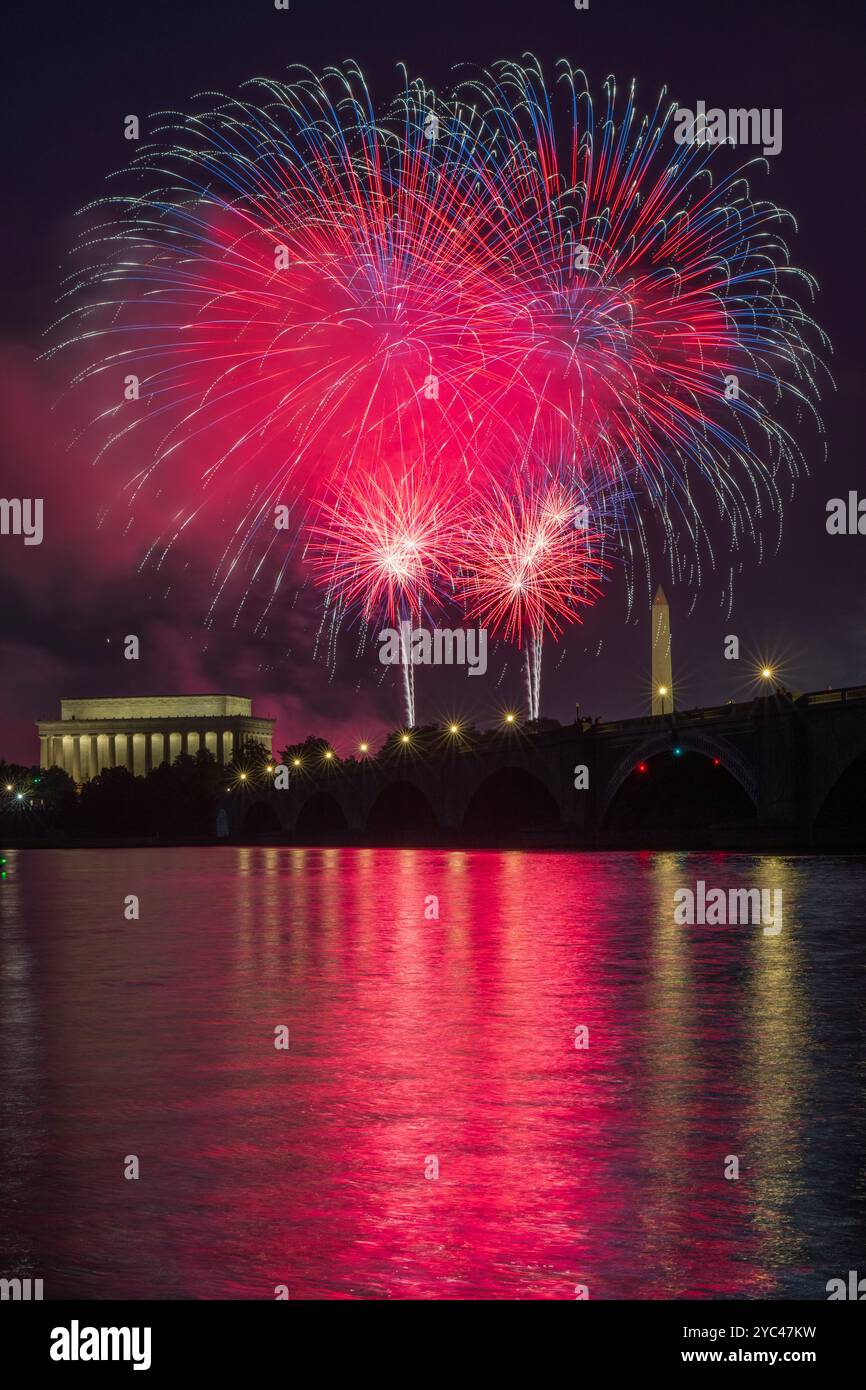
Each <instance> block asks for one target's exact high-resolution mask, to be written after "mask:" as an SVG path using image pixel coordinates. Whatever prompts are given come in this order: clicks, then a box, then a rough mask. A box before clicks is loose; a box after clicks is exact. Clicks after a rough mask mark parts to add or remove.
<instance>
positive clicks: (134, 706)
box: [37, 695, 274, 782]
mask: <svg viewBox="0 0 866 1390" xmlns="http://www.w3.org/2000/svg"><path fill="white" fill-rule="evenodd" d="M37 728H38V730H39V765H40V767H43V768H48V767H62V768H63V769H64V771H65V772H68V773H69V775H70V777H72V778H73V780H74V781H76V782H86V781H88V779H89V778H91V777H95V776H96V775H97V774H98V773H99V772H101V770H102V769H103V768H104V767H125V768H127V769H128V770H129V771H130V772H132V773H135V774H136V775H140V774H143V773H147V772H149V771H150V769H151V768H152V767H158V766H159V764H160V763H162V762H173V761H174V759H175V758H176V757H177V755H178V753H189V754H195V753H197V752H198V750H199V749H200V748H207V749H209V750H210V752H211V753H213V755H214V757H215V758H216V760H217V762H218V763H220V764H222V765H223V766H224V765H225V764H227V763H230V762H231V761H232V759H233V758H234V757H236V756H237V755H238V753H239V752H240V750H241V748H242V746H243V745H244V744H245V743H247V744H249V743H253V742H255V743H260V744H262V745H263V747H265V748H266V749H267V751H268V752H269V753H270V752H271V751H272V741H273V734H274V720H273V719H254V718H253V715H252V701H251V700H244V699H242V698H241V697H240V696H239V695H161V696H157V697H153V698H151V697H146V696H137V695H133V696H130V697H128V698H126V697H122V696H119V697H117V698H115V697H111V698H107V699H97V700H61V702H60V718H59V719H57V720H40V721H39V723H38V724H37Z"/></svg>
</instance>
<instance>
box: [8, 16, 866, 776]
mask: <svg viewBox="0 0 866 1390" xmlns="http://www.w3.org/2000/svg"><path fill="white" fill-rule="evenodd" d="M8 23H9V25H10V28H9V30H8V31H7V33H8V41H9V46H8V51H9V54H10V61H9V63H8V64H7V73H6V75H5V78H4V85H5V89H6V96H7V102H8V106H7V112H6V120H5V125H4V130H5V133H6V139H5V140H4V159H5V162H6V165H7V169H6V178H5V187H6V193H7V206H8V209H9V212H8V214H7V216H6V217H5V218H4V220H3V222H2V226H0V238H2V242H3V255H2V262H0V263H2V265H3V268H4V281H5V283H4V286H3V296H2V301H0V318H2V323H0V337H2V345H0V355H2V388H0V402H2V406H0V411H2V413H0V431H2V445H3V449H2V458H3V470H2V488H0V494H2V495H3V496H7V497H9V496H41V497H44V499H45V507H46V535H45V540H44V542H43V544H42V545H41V546H38V547H29V548H25V547H23V546H22V544H21V541H20V539H16V538H13V537H0V615H2V616H0V625H2V638H0V640H2V647H3V655H4V672H5V677H6V678H5V680H4V682H3V689H2V694H0V729H2V739H0V756H6V757H9V758H15V759H20V760H24V761H30V760H32V759H33V758H35V756H36V746H37V745H36V740H35V730H34V728H33V721H34V720H35V719H36V718H38V717H52V716H56V714H57V712H58V708H59V700H60V698H61V696H72V695H96V694H122V693H124V692H126V691H129V692H132V691H138V692H141V693H154V694H156V693H171V692H175V691H176V692H196V691H205V690H216V691H228V692H234V693H238V694H247V695H251V696H252V697H253V698H254V700H255V705H256V708H257V711H258V712H261V713H263V714H273V715H276V716H277V717H278V738H280V739H295V738H299V737H302V736H303V735H304V734H305V733H307V732H318V733H321V734H324V735H326V736H328V737H330V738H333V739H334V740H335V741H336V743H337V746H338V747H339V748H340V749H341V751H343V750H345V751H348V748H349V746H350V745H351V743H352V742H354V741H356V740H357V738H358V737H360V736H362V735H365V736H369V737H372V738H375V737H376V736H377V734H378V733H379V732H381V731H383V730H384V729H386V728H388V727H393V726H394V725H396V724H398V723H399V722H400V719H401V700H400V691H399V687H398V684H397V682H396V681H395V680H394V679H393V677H392V676H391V675H388V676H387V678H386V679H385V680H384V681H382V679H381V676H382V668H380V667H379V666H378V665H377V663H376V661H375V655H374V653H372V652H371V654H370V657H369V659H366V658H365V659H364V660H362V661H358V660H357V659H356V658H355V657H354V655H353V652H354V643H353V641H352V640H351V635H350V636H349V638H348V639H347V640H346V641H345V642H344V643H343V646H342V648H341V650H340V654H339V659H338V662H337V666H336V671H335V674H334V675H333V676H332V675H331V673H330V671H329V669H328V667H327V666H326V665H325V664H324V663H323V661H321V660H319V661H318V662H317V661H314V660H313V646H314V638H315V631H316V626H317V606H316V602H315V600H314V598H313V596H312V595H309V594H307V595H304V594H302V595H301V597H300V599H299V600H298V601H297V602H294V603H291V602H290V601H289V602H287V603H286V605H285V606H284V608H282V609H280V610H277V611H275V612H274V614H273V616H272V619H271V622H270V625H269V628H268V631H267V632H266V633H265V634H264V635H256V634H255V633H254V632H253V631H252V622H251V620H249V619H248V618H247V617H246V615H242V616H241V618H240V619H236V615H235V611H234V607H233V605H231V604H228V605H226V606H225V607H224V608H222V609H220V610H219V611H218V613H217V617H216V621H215V623H214V625H213V626H212V627H211V628H210V629H209V630H207V631H205V629H204V627H203V625H202V618H203V614H204V611H205V609H206V607H207V603H208V600H209V596H210V590H209V577H208V574H207V572H206V570H205V569H204V568H203V566H202V563H201V561H200V560H198V559H197V558H196V556H195V555H194V554H189V555H188V556H187V557H186V567H185V568H184V566H183V565H179V566H177V567H176V569H175V570H174V571H173V573H172V574H171V576H170V584H169V583H168V582H167V581H166V579H165V578H163V580H161V581H160V583H159V585H156V584H155V583H154V581H153V578H152V576H149V575H148V574H142V573H140V572H139V569H138V565H139V561H140V558H141V552H140V548H139V546H138V544H137V542H136V540H135V537H128V536H127V537H125V536H123V535H122V534H119V532H116V531H115V530H113V529H111V528H109V530H108V531H106V530H105V529H103V530H101V531H99V532H98V533H97V531H96V519H97V515H98V512H99V509H100V507H101V506H102V505H103V504H104V500H105V499H104V497H103V495H102V491H101V489H102V488H103V487H104V482H103V480H102V479H101V478H100V476H98V475H97V474H95V473H94V472H92V471H90V470H88V469H86V468H84V467H82V465H81V462H80V459H79V458H78V457H76V455H75V454H74V453H69V452H67V449H66V444H67V439H68V433H67V432H68V421H67V420H65V419H64V417H63V416H62V412H61V414H60V415H58V414H57V413H54V414H52V413H51V411H52V406H54V404H55V403H56V401H57V399H58V396H59V394H60V392H61V390H62V388H63V385H64V381H63V379H62V378H61V377H60V376H58V375H55V373H54V370H53V369H52V368H50V367H49V366H48V365H46V364H45V363H39V362H37V361H36V357H37V354H38V352H39V351H40V349H41V347H42V346H43V341H42V334H43V333H44V331H45V330H46V329H47V327H48V326H49V324H50V323H51V322H52V320H53V319H54V318H55V316H56V309H55V303H54V301H55V298H56V294H57V291H58V287H59V284H60V280H61V277H62V275H63V274H64V273H65V271H66V269H67V268H68V267H67V264H66V254H67V251H68V249H69V247H70V246H71V244H72V241H73V238H74V235H75V222H74V213H75V211H76V209H77V208H78V207H80V206H81V205H82V204H83V203H84V202H86V201H87V200H88V199H89V198H91V197H94V196H97V195H98V194H99V193H100V192H101V191H102V189H103V186H104V178H105V176H106V174H108V173H109V172H110V171H112V170H113V169H115V168H116V167H118V166H119V165H120V164H121V163H122V162H123V160H124V155H125V151H124V149H123V142H122V140H121V139H120V137H119V132H120V129H121V121H122V118H123V116H124V115H125V114H126V113H127V112H130V111H140V112H144V113H147V112H150V111H153V110H157V109H159V108H164V107H174V108H179V109H183V108H184V107H185V106H186V105H187V103H188V101H189V98H190V96H191V95H192V94H193V93H195V92H196V91H198V90H201V89H205V88H211V89H212V88H216V87H220V88H223V89H224V90H228V91H233V90H234V89H235V88H236V86H237V84H238V83H239V82H241V81H242V80H244V79H245V78H247V77H250V76H256V75H264V74H269V75H274V76H280V75H282V73H283V71H284V69H285V67H286V66H287V65H288V64H289V63H292V62H306V63H309V64H310V65H311V66H312V67H314V68H319V67H321V66H322V65H324V64H326V63H329V62H338V61H341V60H343V59H345V58H348V57H353V58H357V59H358V60H359V62H360V64H361V66H362V68H363V69H364V70H365V72H366V73H367V76H368V80H369V82H370V85H371V88H372V89H373V91H374V93H375V94H376V95H377V96H380V97H381V98H382V99H383V100H385V99H387V98H389V97H390V96H391V94H392V92H393V90H394V87H395V75H394V67H395V64H396V62H397V61H399V60H401V59H402V60H405V61H406V62H407V64H408V65H409V67H410V69H413V70H416V71H421V72H423V73H424V75H425V76H426V77H427V78H428V80H430V81H431V82H433V83H435V84H437V85H439V86H447V85H448V78H449V70H450V68H451V67H452V65H453V64H455V63H459V62H478V63H486V62H490V61H492V60H494V59H496V58H500V57H518V56H519V55H520V54H521V53H523V52H524V51H527V50H528V51H531V52H533V53H536V54H538V56H539V57H541V58H542V60H543V61H544V62H545V63H552V62H553V60H555V59H556V58H557V57H559V56H567V57H569V58H570V59H571V60H572V61H574V62H576V63H579V64H581V65H582V66H584V67H585V69H586V70H587V72H588V73H589V75H590V78H591V80H592V81H593V83H594V84H600V83H601V81H602V80H603V78H604V77H605V75H606V74H607V73H609V72H614V73H616V74H617V76H618V77H619V78H620V79H621V80H625V79H627V78H630V77H631V76H636V77H637V78H638V80H639V91H640V93H641V94H642V96H643V98H644V100H645V101H646V103H650V102H651V101H652V100H654V98H655V95H656V93H657V90H658V88H659V87H660V86H662V85H663V84H667V86H668V88H669V90H670V92H671V95H672V96H673V97H674V98H675V99H676V100H678V101H680V102H681V103H682V104H684V105H693V104H694V102H695V101H696V100H698V99H699V98H703V99H705V100H706V101H707V102H708V103H709V104H718V105H719V106H722V107H727V106H745V107H751V106H758V107H770V108H774V107H781V108H782V110H783V113H784V147H783V150H782V153H781V154H780V155H778V156H777V157H776V158H775V159H773V160H772V161H771V170H770V175H769V178H767V179H766V180H763V181H762V187H761V192H762V193H763V194H764V195H765V196H767V197H768V198H772V200H773V201H775V202H777V203H779V204H780V205H782V206H783V207H787V208H789V209H791V210H792V211H793V212H794V213H795V214H796V216H797V218H798V222H799V234H798V236H797V237H796V238H795V239H794V244H793V258H794V260H795V262H796V263H797V264H799V265H802V266H804V267H805V268H807V269H808V270H810V271H811V272H812V273H814V274H815V275H816V276H817V278H818V281H819V283H820V286H821V294H820V297H819V300H818V302H817V304H816V306H815V315H816V317H817V318H818V319H819V321H820V322H821V324H822V325H823V326H824V328H825V329H826V330H827V331H828V333H829V334H830V337H831V340H832V343H833V348H834V356H833V359H832V364H831V366H832V371H833V373H834V376H835V380H836V384H837V388H838V389H837V391H836V392H835V393H833V392H832V391H830V390H827V391H826V392H825V393H824V399H823V407H822V410H823V416H824V420H825V424H826V429H827V442H828V449H829V462H828V463H826V464H825V463H824V461H823V455H822V444H821V442H820V441H819V440H818V439H817V437H816V435H815V434H814V432H813V431H810V430H808V429H804V432H803V435H802V439H803V442H804V444H805V445H806V447H807V449H809V448H811V449H812V450H813V451H814V453H813V456H810V460H811V463H812V474H811V477H809V478H806V479H803V480H802V482H801V484H800V485H799V486H798V488H797V492H796V495H795V497H794V499H793V500H792V501H790V502H788V503H787V506H786V511H785V525H784V532H783V541H782V546H781V549H780V551H779V553H778V554H776V555H769V556H767V557H766V558H765V561H764V563H763V564H762V565H761V566H758V565H757V563H756V562H755V560H754V558H752V559H751V560H750V562H749V564H748V567H747V570H746V572H745V573H744V575H743V576H742V578H741V580H740V582H739V587H738V590H737V603H736V607H735V611H734V614H733V617H732V618H730V619H728V620H726V619H725V617H724V614H723V610H722V608H721V606H720V591H721V581H720V580H717V579H713V577H712V576H711V577H710V578H709V579H708V582H707V583H706V585H705V588H704V590H703V592H702V593H701V594H700V595H699V596H698V598H697V601H696V602H694V603H693V595H692V594H691V593H689V592H688V591H687V590H686V589H684V588H683V589H676V588H673V589H669V597H670V599H671V604H672V613H673V630H674V663H675V679H676V683H677V686H678V691H679V700H680V703H681V704H683V705H686V706H691V705H693V704H705V703H717V702H719V701H721V700H724V699H726V698H728V697H729V696H735V695H738V694H744V693H745V692H746V691H747V690H748V688H749V679H748V677H749V673H748V671H747V670H746V669H745V668H746V666H747V660H746V659H745V654H752V655H753V656H754V657H756V658H757V657H761V658H762V659H765V658H766V657H767V656H771V657H772V658H773V659H775V660H780V661H782V663H783V664H782V667H781V670H782V674H783V677H784V679H785V680H786V683H787V684H788V685H789V686H792V687H795V688H797V689H802V690H811V689H816V688H822V687H825V686H828V685H833V686H837V685H842V684H846V683H847V684H860V683H864V682H866V650H864V638H866V597H864V586H863V576H864V573H866V537H857V536H850V537H830V536H828V535H827V533H826V530H825V507H826V502H827V499H828V498H830V497H833V496H838V495H844V494H845V493H847V491H848V490H849V489H852V488H853V489H857V488H858V487H859V488H861V489H862V490H863V492H864V493H866V482H864V481H863V478H864V470H863V466H862V462H861V460H862V454H863V444H862V414H863V412H862V402H863V399H864V384H866V383H864V375H866V373H864V348H863V334H862V319H863V315H862V304H863V298H864V254H863V244H862V233H863V226H864V207H863V199H864V194H863V189H864V177H863V173H864V169H863V153H862V152H863V149H864V134H866V129H864V127H866V118H864V99H863V78H862V74H863V70H864V43H863V38H864V19H863V7H862V4H859V3H854V0H852V2H851V3H844V2H843V0H827V2H826V3H822V4H821V5H816V4H814V3H806V2H805V0H789V3H782V0H764V2H763V3H760V4H756V3H754V0H732V2H731V3H728V4H726V5H724V6H683V5H682V4H680V3H674V2H673V0H660V3H651V0H590V9H589V11H587V12H577V11H575V9H574V7H573V5H572V4H571V3H570V0H537V3H532V4H527V3H520V4H518V3H504V2H502V3H494V0H473V3H472V4H471V5H468V4H466V3H460V4H457V3H453V0H444V3H437V4H435V5H429V6H427V5H409V4H406V3H405V0H400V3H395V2H394V0H386V2H385V3H376V4H375V5H371V6H362V5H358V4H348V3H328V0H292V4H291V9H290V11H289V12H288V13H282V12H278V11H276V10H275V9H274V8H273V6H272V4H270V0H258V3H250V0H247V2H246V3H237V4H227V3H222V4H220V3H177V0H174V3H172V2H171V0H160V2H159V3H143V4H139V5H135V6H118V5H116V4H115V3H111V4H109V3H103V2H102V0H93V2H92V3H88V4H87V5H86V6H83V7H79V6H53V7H50V9H49V10H47V11H46V10H43V9H40V8H39V7H30V8H29V9H28V8H25V7H23V6H18V7H16V8H15V9H14V10H13V11H12V15H11V19H10V20H9V21H8ZM720 559H721V562H722V563H721V567H722V568H726V559H725V557H724V556H722V557H720ZM658 577H659V578H661V579H662V582H664V583H665V586H666V588H667V587H669V586H668V583H667V576H666V575H665V573H664V572H663V571H661V572H660V573H659V575H658ZM167 590H168V592H166V591H167ZM639 618H640V620H639V621H633V622H632V623H631V625H627V624H626V621H625V608H624V604H623V602H622V599H621V596H620V595H619V594H618V593H617V592H616V591H613V592H611V593H610V594H609V595H608V596H607V597H606V598H605V600H604V602H603V603H602V604H601V605H599V607H598V608H597V609H596V610H595V611H594V612H593V613H592V614H591V615H590V617H589V619H588V621H587V623H586V625H585V627H584V628H583V630H582V631H579V632H577V633H574V634H572V635H571V636H570V637H569V638H568V640H567V641H566V642H564V643H562V644H561V645H560V647H559V648H556V647H554V646H553V645H551V646H550V647H549V650H548V652H547V655H546V668H545V685H544V695H543V701H542V703H543V709H544V712H545V713H547V714H550V715H553V716H556V717H559V718H561V719H570V718H571V717H572V716H573V711H574V702H575V700H576V699H579V700H580V702H581V705H582V707H583V709H584V710H585V711H588V712H592V713H601V714H602V715H605V716H609V717H613V716H624V715H629V714H636V713H640V712H642V711H643V709H644V707H645V703H646V698H647V689H648V681H649V645H648V644H649V623H648V614H644V613H643V605H642V604H641V612H640V615H639ZM129 632H134V633H137V634H138V635H139V636H140V637H141V639H142V657H141V660H140V661H139V662H137V663H131V662H126V661H124V660H123V657H122V639H123V637H124V635H125V634H126V633H129ZM729 632H734V633H737V634H738V635H739V637H740V639H741V644H742V649H743V652H744V660H743V661H741V662H740V664H739V667H737V666H736V665H735V664H734V663H731V662H726V661H725V660H724V659H723V657H722V639H723V637H724V636H725V634H726V633H729ZM521 694H522V679H521V673H520V664H519V661H518V660H517V658H516V657H515V655H514V653H513V652H511V651H510V650H508V649H505V648H499V649H496V650H495V651H494V654H493V657H492V660H491V664H490V673H489V674H488V676H487V677H486V678H484V679H476V680H467V679H466V677H465V675H464V674H463V673H462V672H456V673H454V672H439V671H436V672H431V671H426V670H422V671H420V672H419V674H418V713H419V718H420V719H421V720H427V719H431V718H434V717H440V716H441V717H444V716H449V715H452V714H455V713H461V714H463V715H464V716H473V717H475V718H477V719H478V721H479V722H486V721H488V720H492V719H493V718H494V717H495V715H496V711H497V709H499V708H501V707H502V706H503V705H506V704H511V703H513V704H517V703H519V702H520V699H521Z"/></svg>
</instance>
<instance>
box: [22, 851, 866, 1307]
mask: <svg viewBox="0 0 866 1390" xmlns="http://www.w3.org/2000/svg"><path fill="white" fill-rule="evenodd" d="M6 859H7V863H6V864H5V866H4V868H5V872H6V878H5V879H4V880H3V881H2V884H0V912H2V927H0V969H2V980H0V1066H2V1076H0V1079H2V1102H0V1104H2V1109H0V1170H2V1196H0V1275H7V1276H9V1275H14V1274H20V1275H27V1274H30V1275H31V1276H33V1277H41V1278H43V1279H44V1287H45V1296H46V1298H49V1297H84V1298H177V1297H191V1298H265V1299H272V1298H274V1297H275V1290H276V1289H277V1288H278V1287H279V1286H284V1287H285V1289H287V1291H288V1294H289V1296H290V1297H291V1298H292V1299H296V1298H349V1297H375V1298H380V1297H387V1298H405V1297H419V1298H440V1299H441V1298H558V1299H573V1298H574V1297H575V1296H576V1291H577V1290H578V1289H579V1288H580V1287H584V1288H586V1289H587V1290H588V1293H589V1297H590V1298H624V1297H632V1298H634V1297H637V1298H667V1297H690V1298H709V1297H732V1296H745V1297H759V1298H760V1297H769V1296H782V1297H798V1298H818V1299H823V1298H826V1296H827V1294H826V1289H825V1286H826V1282H827V1280H828V1279H830V1278H836V1277H840V1276H841V1277H847V1272H848V1270H849V1269H856V1268H859V1270H860V1273H861V1275H866V1240H864V1234H866V1164H864V1153H866V1145H864V1138H866V1107H864V1084H866V1048H864V1037H866V1009H864V981H866V909H864V905H863V901H864V882H866V874H864V865H863V862H862V861H861V860H858V859H854V858H847V859H846V858H841V857H840V858H817V857H808V856H791V857H787V856H780V857H777V856H754V857H753V856H746V855H724V854H676V853H638V854H625V853H618V854H567V853H537V852H524V851H519V850H515V851H503V852H497V851H489V852H475V851H473V852H459V851H453V850H447V851H446V850H423V849H372V848H371V849H364V848H362V849H357V848H353V849H337V848H321V849H316V848H311V849H301V848H289V847H287V848H269V847H258V846H252V847H248V848H237V847H219V848H217V847H213V848H194V849H188V848H176V849H175V848H155V849H152V848H147V849H134V850H121V849H105V850H100V849H93V850H90V849H87V850H84V849H82V850H67V851H63V850H41V851H35V850H33V851H27V850H22V851H15V850H12V851H7V852H6ZM698 880H703V881H704V882H705V883H706V884H707V887H708V888H710V887H717V886H720V887H723V888H725V889H728V888H732V887H767V888H770V889H774V890H775V889H780V890H781V891H782V894H783V899H782V901H783V904H784V907H783V915H782V923H781V926H782V930H781V931H780V932H778V933H777V934H771V933H768V932H765V931H764V930H763V929H762V927H761V926H760V925H750V924H746V925H729V926H724V927H722V926H717V927H711V926H701V925H697V926H679V925H676V923H675V921H674V908H673V902H674V894H675V892H676V891H677V890H678V889H680V888H682V887H692V888H694V886H695V884H696V883H697V881H698ZM129 895H135V896H136V897H137V898H138V900H139V917H138V919H137V920H135V919H132V920H127V917H126V916H125V907H124V904H125V900H126V899H127V898H128V897H129ZM437 912H438V916H437V915H436V914H437ZM281 1029H288V1047H286V1048H284V1047H277V1046H275V1042H279V1041H281V1040H282V1038H283V1037H284V1036H285V1035H284V1034H282V1035H281V1034H280V1033H278V1032H277V1031H275V1030H281ZM582 1030H588V1031H582ZM584 1043H586V1044H588V1045H585V1046H584V1045H576V1044H584ZM133 1159H135V1160H137V1167H138V1174H139V1175H138V1177H137V1178H128V1177H126V1176H125V1172H132V1171H134V1169H135V1164H134V1162H133V1161H132V1160H133ZM737 1171H738V1176H735V1172H737ZM858 1261H859V1265H858Z"/></svg>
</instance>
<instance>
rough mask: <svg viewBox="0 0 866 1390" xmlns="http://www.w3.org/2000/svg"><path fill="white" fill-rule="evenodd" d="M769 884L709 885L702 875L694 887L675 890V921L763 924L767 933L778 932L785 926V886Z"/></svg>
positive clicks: (685, 923) (710, 924)
mask: <svg viewBox="0 0 866 1390" xmlns="http://www.w3.org/2000/svg"><path fill="white" fill-rule="evenodd" d="M770 892H771V890H770V889H769V888H728V889H727V890H726V889H724V888H709V889H708V888H707V885H706V883H705V882H704V880H703V879H702V878H701V879H698V881H697V883H696V884H695V887H694V890H692V889H691V888H678V889H677V891H676V892H675V893H674V923H675V925H676V926H678V927H693V926H695V925H696V924H697V925H698V926H702V927H703V926H707V927H725V926H736V925H737V924H738V923H743V924H745V925H750V926H753V927H758V926H763V928H764V935H765V936H778V935H779V932H780V931H781V930H782V890H781V888H774V889H773V890H772V912H771V910H770V904H771V899H770Z"/></svg>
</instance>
